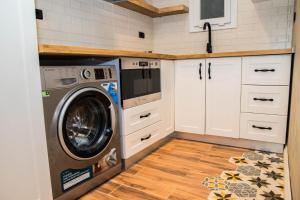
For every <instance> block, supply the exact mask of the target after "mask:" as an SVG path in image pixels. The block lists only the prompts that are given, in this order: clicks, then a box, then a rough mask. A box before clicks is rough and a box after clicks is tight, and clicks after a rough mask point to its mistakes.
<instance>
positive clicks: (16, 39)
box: [0, 0, 52, 200]
mask: <svg viewBox="0 0 300 200" xmlns="http://www.w3.org/2000/svg"><path fill="white" fill-rule="evenodd" d="M34 14H35V12H34V1H33V0H27V1H24V0H2V1H1V6H0V16H1V17H0V24H1V31H0V44H1V45H0V63H1V73H0V76H1V77H0V85H1V86H0V127H1V130H0V135H1V137H0V138H1V139H0V160H1V167H0V169H1V170H0V199H3V200H18V199H24V200H37V199H40V200H48V199H52V196H51V187H50V175H49V169H48V157H47V150H46V139H45V136H46V135H45V130H44V121H43V111H42V98H41V86H40V85H41V84H40V76H39V64H38V51H37V40H36V24H35V15H34Z"/></svg>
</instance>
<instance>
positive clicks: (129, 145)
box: [122, 121, 162, 159]
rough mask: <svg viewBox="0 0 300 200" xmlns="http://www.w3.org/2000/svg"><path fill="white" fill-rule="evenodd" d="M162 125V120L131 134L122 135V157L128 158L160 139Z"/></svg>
mask: <svg viewBox="0 0 300 200" xmlns="http://www.w3.org/2000/svg"><path fill="white" fill-rule="evenodd" d="M161 125H162V123H161V121H160V122H157V123H155V124H152V125H151V126H147V127H146V128H144V129H141V130H139V131H137V132H135V133H132V134H130V135H127V136H122V144H123V153H122V154H123V155H122V158H123V159H128V158H130V157H131V156H133V155H135V154H136V153H138V152H140V151H142V150H143V149H145V148H147V147H148V146H150V145H152V144H153V143H155V142H156V141H158V140H159V139H160V138H161V133H162V129H161Z"/></svg>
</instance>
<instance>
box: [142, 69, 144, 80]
mask: <svg viewBox="0 0 300 200" xmlns="http://www.w3.org/2000/svg"><path fill="white" fill-rule="evenodd" d="M142 78H143V79H145V69H144V68H142Z"/></svg>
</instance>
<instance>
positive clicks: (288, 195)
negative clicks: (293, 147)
mask: <svg viewBox="0 0 300 200" xmlns="http://www.w3.org/2000/svg"><path fill="white" fill-rule="evenodd" d="M283 159H284V199H285V200H292V190H291V179H290V168H289V155H288V150H287V146H286V147H285V148H284V151H283Z"/></svg>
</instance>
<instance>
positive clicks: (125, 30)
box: [36, 0, 153, 51]
mask: <svg viewBox="0 0 300 200" xmlns="http://www.w3.org/2000/svg"><path fill="white" fill-rule="evenodd" d="M36 5H37V8H39V9H42V10H43V11H44V20H43V21H38V37H39V43H43V44H46V43H47V44H63V45H77V46H88V47H99V48H109V49H124V50H140V51H148V50H152V48H153V47H152V41H153V34H152V32H153V21H152V18H150V17H146V16H144V15H141V14H138V13H136V12H132V11H129V10H127V9H124V8H121V7H119V6H115V5H113V4H111V3H108V2H105V1H103V0H36ZM139 31H143V32H145V34H146V38H145V39H140V38H138V32H139Z"/></svg>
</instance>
